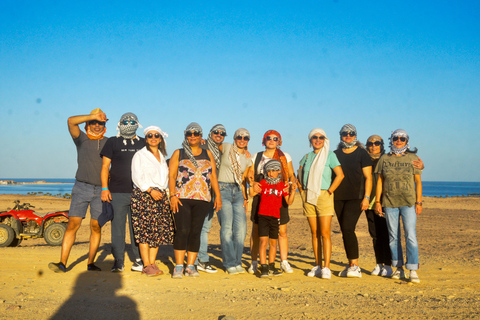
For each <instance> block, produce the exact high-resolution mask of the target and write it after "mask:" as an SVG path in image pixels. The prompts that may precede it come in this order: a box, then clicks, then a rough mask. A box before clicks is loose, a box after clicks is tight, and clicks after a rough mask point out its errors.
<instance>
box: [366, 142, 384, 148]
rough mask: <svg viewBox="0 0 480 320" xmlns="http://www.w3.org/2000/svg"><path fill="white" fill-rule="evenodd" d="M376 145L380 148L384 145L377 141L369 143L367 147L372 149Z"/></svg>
mask: <svg viewBox="0 0 480 320" xmlns="http://www.w3.org/2000/svg"><path fill="white" fill-rule="evenodd" d="M374 145H375V146H377V147H379V146H380V145H382V143H381V142H380V141H375V142H371V141H369V142H367V147H371V146H374Z"/></svg>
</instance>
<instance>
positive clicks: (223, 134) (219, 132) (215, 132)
mask: <svg viewBox="0 0 480 320" xmlns="http://www.w3.org/2000/svg"><path fill="white" fill-rule="evenodd" d="M212 133H213V134H219V135H221V136H222V137H225V136H226V135H227V133H226V132H225V131H220V130H215V131H212Z"/></svg>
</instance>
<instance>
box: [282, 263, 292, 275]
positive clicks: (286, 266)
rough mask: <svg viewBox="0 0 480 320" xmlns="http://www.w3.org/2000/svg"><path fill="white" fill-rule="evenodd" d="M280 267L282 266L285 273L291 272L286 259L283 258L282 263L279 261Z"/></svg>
mask: <svg viewBox="0 0 480 320" xmlns="http://www.w3.org/2000/svg"><path fill="white" fill-rule="evenodd" d="M280 268H282V270H283V272H285V273H293V269H292V267H290V263H288V261H287V260H283V261H282V263H280Z"/></svg>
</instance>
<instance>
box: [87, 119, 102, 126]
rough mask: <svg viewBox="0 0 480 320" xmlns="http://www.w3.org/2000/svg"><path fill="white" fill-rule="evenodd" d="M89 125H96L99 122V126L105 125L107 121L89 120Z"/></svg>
mask: <svg viewBox="0 0 480 320" xmlns="http://www.w3.org/2000/svg"><path fill="white" fill-rule="evenodd" d="M88 124H89V125H91V126H94V125H96V124H98V125H99V126H105V121H98V120H92V121H89V122H88Z"/></svg>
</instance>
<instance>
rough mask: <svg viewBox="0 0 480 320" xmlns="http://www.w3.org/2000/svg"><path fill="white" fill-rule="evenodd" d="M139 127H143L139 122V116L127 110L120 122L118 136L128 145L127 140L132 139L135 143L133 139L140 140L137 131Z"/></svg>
mask: <svg viewBox="0 0 480 320" xmlns="http://www.w3.org/2000/svg"><path fill="white" fill-rule="evenodd" d="M138 127H140V128H143V127H142V125H141V124H139V123H138V118H137V116H136V115H135V114H133V113H131V112H127V113H125V114H124V115H123V116H122V117H121V118H120V121H119V122H118V125H117V130H118V133H117V137H122V138H123V144H124V145H127V140H130V141H131V143H132V145H133V144H134V143H135V142H134V141H133V139H136V140H140V138H139V137H138V136H137V133H136V132H137V128H138Z"/></svg>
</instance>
